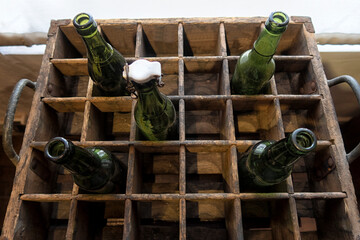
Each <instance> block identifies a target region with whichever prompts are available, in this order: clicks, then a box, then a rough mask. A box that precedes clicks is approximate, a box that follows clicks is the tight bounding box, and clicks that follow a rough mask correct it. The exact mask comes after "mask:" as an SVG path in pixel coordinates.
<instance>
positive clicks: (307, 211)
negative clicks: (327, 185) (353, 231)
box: [296, 199, 352, 240]
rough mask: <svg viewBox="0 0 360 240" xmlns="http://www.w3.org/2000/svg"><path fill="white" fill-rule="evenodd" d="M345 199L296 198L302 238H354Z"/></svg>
mask: <svg viewBox="0 0 360 240" xmlns="http://www.w3.org/2000/svg"><path fill="white" fill-rule="evenodd" d="M344 208H345V203H344V200H343V199H312V200H303V199H297V200H296V209H297V214H298V223H299V230H300V235H301V238H302V239H319V240H322V239H346V238H349V239H352V237H351V236H350V232H349V229H348V224H349V222H348V220H347V219H346V218H344V217H343V216H344V214H345V209H344Z"/></svg>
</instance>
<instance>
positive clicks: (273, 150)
mask: <svg viewBox="0 0 360 240" xmlns="http://www.w3.org/2000/svg"><path fill="white" fill-rule="evenodd" d="M315 147H316V136H315V135H314V133H313V132H312V131H310V130H309V129H306V128H298V129H296V130H295V131H293V132H292V133H291V134H289V136H288V137H286V138H284V139H282V140H280V141H272V140H265V141H260V142H258V143H257V144H255V145H254V146H252V147H251V148H250V149H249V150H248V151H247V152H246V153H245V154H244V155H243V156H242V157H241V158H240V159H239V161H238V168H239V181H240V185H242V186H244V187H245V188H246V187H254V186H260V187H264V186H270V185H275V184H278V183H280V182H282V181H284V180H285V179H286V178H287V177H288V176H290V174H291V171H292V168H293V165H294V164H295V162H296V161H297V160H298V159H299V158H300V157H302V156H305V155H306V154H308V153H309V152H311V151H313V150H314V149H315Z"/></svg>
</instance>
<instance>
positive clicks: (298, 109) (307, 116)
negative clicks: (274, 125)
mask: <svg viewBox="0 0 360 240" xmlns="http://www.w3.org/2000/svg"><path fill="white" fill-rule="evenodd" d="M280 108H281V117H282V122H283V126H284V132H285V135H286V134H289V133H291V132H293V131H295V130H296V129H297V128H308V129H310V130H311V131H313V132H314V134H315V136H316V137H317V139H318V140H329V132H328V131H329V129H328V126H327V124H326V119H325V116H324V108H323V106H322V102H321V101H320V99H319V98H309V99H306V100H305V99H302V98H293V99H288V98H282V99H280Z"/></svg>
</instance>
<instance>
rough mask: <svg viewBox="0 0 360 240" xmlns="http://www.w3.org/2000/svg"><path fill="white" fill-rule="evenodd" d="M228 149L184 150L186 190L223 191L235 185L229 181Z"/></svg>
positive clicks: (202, 191)
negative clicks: (223, 150)
mask: <svg viewBox="0 0 360 240" xmlns="http://www.w3.org/2000/svg"><path fill="white" fill-rule="evenodd" d="M209 150H210V149H209ZM229 154H230V150H228V151H226V152H213V151H212V152H210V151H209V152H205V151H204V152H190V151H189V150H187V151H186V192H187V193H224V192H231V190H233V189H234V188H235V186H229V185H231V184H232V181H231V176H232V174H231V171H233V169H231V163H230V161H231V160H230V155H229Z"/></svg>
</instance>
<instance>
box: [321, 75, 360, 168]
mask: <svg viewBox="0 0 360 240" xmlns="http://www.w3.org/2000/svg"><path fill="white" fill-rule="evenodd" d="M343 82H346V83H347V84H349V85H350V87H351V89H352V90H353V91H354V93H355V96H356V99H357V101H358V103H359V105H360V85H359V83H358V82H357V81H356V79H355V78H353V77H351V76H349V75H343V76H339V77H336V78H333V79H330V80H328V85H329V87H332V86H335V85H337V84H339V83H343ZM359 156H360V143H358V145H357V146H356V147H355V148H354V149H353V150H351V151H350V152H349V153H347V154H346V158H347V160H348V162H349V163H351V162H352V161H354V160H355V159H356V158H358V157H359Z"/></svg>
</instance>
